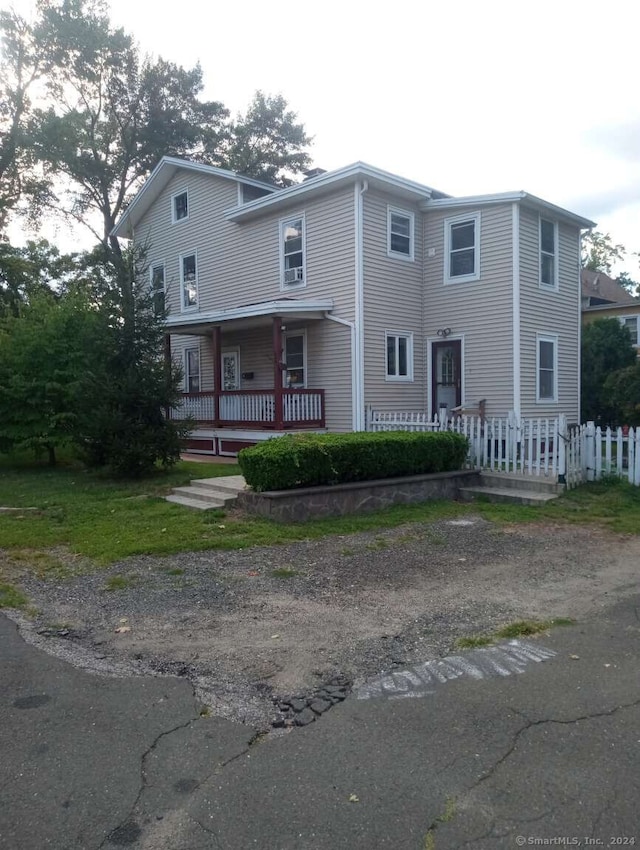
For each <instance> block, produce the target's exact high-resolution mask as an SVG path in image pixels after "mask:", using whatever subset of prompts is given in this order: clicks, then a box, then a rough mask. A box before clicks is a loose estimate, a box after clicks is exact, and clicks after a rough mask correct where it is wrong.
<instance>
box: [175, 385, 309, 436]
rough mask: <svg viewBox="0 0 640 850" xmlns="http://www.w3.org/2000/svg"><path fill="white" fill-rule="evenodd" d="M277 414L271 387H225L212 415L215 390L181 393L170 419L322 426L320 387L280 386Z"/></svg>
mask: <svg viewBox="0 0 640 850" xmlns="http://www.w3.org/2000/svg"><path fill="white" fill-rule="evenodd" d="M277 395H278V396H279V398H280V401H281V407H282V409H281V415H280V417H278V415H277V410H276V403H277V402H276V393H275V391H274V390H225V391H223V392H221V393H219V405H218V410H219V413H218V417H217V419H216V402H215V399H216V394H215V392H200V393H184V394H183V396H182V400H181V402H180V405H179V406H178V407H177V408H176V409H175V410H172V411H171V413H170V415H171V418H172V419H188V418H191V419H195V420H196V422H208V423H211V424H212V425H214V426H220V427H227V428H228V427H245V428H276V427H278V418H280V421H281V424H280V425H279V427H282V428H286V429H290V428H298V427H303V428H324V424H325V408H324V390H306V389H283V390H282V391H281V392H280V393H278V394H277Z"/></svg>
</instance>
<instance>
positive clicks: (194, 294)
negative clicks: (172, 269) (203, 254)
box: [180, 253, 198, 311]
mask: <svg viewBox="0 0 640 850" xmlns="http://www.w3.org/2000/svg"><path fill="white" fill-rule="evenodd" d="M180 293H181V306H182V309H183V311H184V310H197V308H198V261H197V258H196V255H195V253H194V254H180Z"/></svg>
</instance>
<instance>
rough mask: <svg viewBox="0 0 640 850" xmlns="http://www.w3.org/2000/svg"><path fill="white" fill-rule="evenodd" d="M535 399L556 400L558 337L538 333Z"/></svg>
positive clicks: (539, 400)
mask: <svg viewBox="0 0 640 850" xmlns="http://www.w3.org/2000/svg"><path fill="white" fill-rule="evenodd" d="M536 395H537V397H536V401H538V402H541V401H557V400H558V337H557V336H543V335H538V387H537V394H536Z"/></svg>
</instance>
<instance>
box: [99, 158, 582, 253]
mask: <svg viewBox="0 0 640 850" xmlns="http://www.w3.org/2000/svg"><path fill="white" fill-rule="evenodd" d="M179 169H184V170H187V171H194V172H198V173H200V174H206V175H209V176H211V177H222V178H224V179H227V180H234V181H236V182H239V183H244V184H246V185H249V186H255V187H257V188H260V189H265V190H267V191H268V192H269V194H268V195H266V196H264V197H261V198H258V199H256V200H254V201H250V202H248V203H246V204H242V205H239V206H236V207H233V208H232V209H229V210H227V212H226V213H225V216H226V218H227V219H228V220H229V221H236V222H240V221H249V220H251V219H254V218H258V217H259V216H260V215H262V214H263V212H266V211H268V210H271V209H273V208H287V207H289V206H292V205H294V204H297V203H298V202H299V200H301V199H305V198H306V197H307V196H309V195H314V196H318V195H322V194H324V193H327V192H331V191H335V189H337V188H339V187H341V186H346V185H348V184H350V183H353V181H354V180H357V179H360V180H363V181H367V183H368V184H369V186H373V187H375V188H378V189H381V190H383V191H384V190H386V191H391V192H393V194H394V195H396V196H397V197H399V198H402V199H404V200H406V201H407V202H413V203H418V204H419V205H420V208H421V209H423V210H425V211H426V210H430V209H449V208H450V209H458V208H460V209H464V208H466V207H469V206H478V205H487V204H499V203H509V202H513V201H519V202H522V203H524V204H527V205H529V206H533V207H535V208H537V209H539V210H542V211H544V212H547V213H549V214H550V215H553V216H554V217H556V218H558V219H561V220H564V221H568V222H570V223H572V224H575V225H577V226H578V227H581V228H591V227H594V226H595V223H594V222H592V221H590V220H589V219H586V218H582V216H579V215H576V214H575V213H572V212H570V211H569V210H566V209H563V208H562V207H558V206H556V205H555V204H550V203H549V202H548V201H544V200H542V199H541V198H537V197H536V196H535V195H531V194H529V193H528V192H523V191H518V192H503V193H500V194H494V195H470V196H467V197H460V198H452V197H451V196H450V195H447V194H445V193H444V192H440V191H438V190H436V189H433V188H432V187H430V186H426V185H425V184H423V183H416V182H415V181H413V180H407V179H406V178H404V177H400V176H398V175H397V174H391V173H390V172H388V171H383V170H382V169H380V168H375V167H374V166H372V165H368V164H367V163H366V162H354V163H352V164H351V165H346V166H345V167H344V168H338V169H336V170H335V171H327V172H325V173H324V174H320V175H319V176H317V177H313V178H311V179H308V180H304V181H303V182H302V183H296V184H295V185H293V186H289V187H287V188H286V189H280V188H277V187H275V186H271V185H270V184H268V183H264V182H262V181H260V180H254V179H253V178H251V177H245V176H244V175H242V174H236V173H235V172H233V171H226V170H225V169H224V168H217V167H215V166H212V165H204V164H202V163H199V162H191V161H190V160H186V159H179V158H177V157H169V156H165V157H163V158H162V159H161V160H160V162H159V163H158V165H157V166H156V168H155V169H154V170H153V172H152V174H151V175H150V176H149V178H148V179H147V180H146V181H145V183H144V185H143V186H142V188H141V189H140V191H139V192H138V194H137V195H136V196H135V198H134V199H133V200H132V201H131V203H130V204H129V206H128V207H127V209H126V210H125V212H124V213H123V214H122V216H121V217H120V218H119V220H118V222H117V223H116V226H115V227H114V228H113V231H112V233H113V235H114V236H118V237H122V238H127V239H128V238H131V236H132V234H133V229H134V227H135V225H136V223H137V222H138V221H140V219H141V218H142V216H143V215H144V214H145V213H146V212H147V210H148V209H149V207H150V206H151V205H152V204H153V202H154V201H155V200H156V199H157V198H158V196H159V195H160V193H161V192H162V190H163V189H164V188H165V186H166V185H167V184H168V183H169V181H170V180H171V178H172V177H173V176H174V174H176V172H177V171H178V170H179Z"/></svg>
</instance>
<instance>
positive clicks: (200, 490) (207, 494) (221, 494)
mask: <svg viewBox="0 0 640 850" xmlns="http://www.w3.org/2000/svg"><path fill="white" fill-rule="evenodd" d="M171 493H172V494H173V495H174V496H184V497H185V498H186V499H195V500H196V501H198V502H215V503H216V507H224V506H225V505H230V504H231V503H232V502H235V500H236V499H237V498H238V494H237V493H232V492H231V491H229V490H214V488H213V487H195V486H193V485H190V486H185V487H174V488H173V490H172V491H171Z"/></svg>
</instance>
